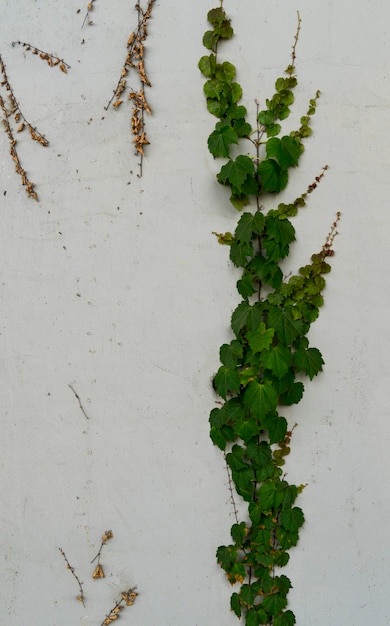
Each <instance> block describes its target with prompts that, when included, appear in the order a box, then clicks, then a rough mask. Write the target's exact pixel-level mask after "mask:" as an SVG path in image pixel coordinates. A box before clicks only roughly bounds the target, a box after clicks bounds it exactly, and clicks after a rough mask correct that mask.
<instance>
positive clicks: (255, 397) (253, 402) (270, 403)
mask: <svg viewBox="0 0 390 626" xmlns="http://www.w3.org/2000/svg"><path fill="white" fill-rule="evenodd" d="M277 401H278V396H277V394H276V391H275V389H274V387H273V385H272V384H271V383H269V382H268V381H266V382H264V383H259V382H257V381H256V380H252V381H251V382H250V383H249V384H248V386H247V388H246V390H245V394H244V403H245V405H246V406H247V407H248V409H249V410H250V411H251V412H252V413H253V415H254V416H255V417H257V418H258V419H260V420H262V419H263V418H264V417H265V416H266V415H267V413H268V411H273V410H275V408H276V405H277Z"/></svg>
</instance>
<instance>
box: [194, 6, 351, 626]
mask: <svg viewBox="0 0 390 626" xmlns="http://www.w3.org/2000/svg"><path fill="white" fill-rule="evenodd" d="M222 4H223V3H222V1H221V6H219V7H217V8H215V9H211V10H210V11H209V13H208V16H207V17H208V22H209V24H210V26H211V28H210V29H209V30H207V32H206V33H205V34H204V37H203V44H204V46H205V47H206V48H207V50H208V54H207V55H205V56H203V57H202V58H201V59H200V61H199V69H200V71H201V72H202V74H203V75H204V77H205V78H206V79H207V80H206V82H205V84H204V94H205V96H206V102H207V109H208V110H209V112H210V113H211V114H212V115H214V116H215V117H216V118H217V120H218V121H217V122H216V125H215V129H214V130H213V132H212V133H211V135H210V136H209V138H208V148H209V151H210V152H211V154H212V155H213V156H214V157H216V158H221V157H222V158H225V159H227V160H226V162H225V163H224V164H223V165H222V167H221V169H220V171H219V173H218V174H217V180H218V182H219V183H221V184H222V185H224V186H226V187H228V188H229V190H230V201H231V204H232V205H233V206H234V207H235V209H237V210H238V211H240V212H241V215H240V218H239V220H238V223H237V226H236V228H235V231H234V233H230V232H228V233H219V234H217V233H216V234H217V237H218V241H219V243H221V244H225V245H227V246H229V248H230V260H231V262H232V263H233V264H234V265H235V266H236V267H237V268H239V269H240V270H241V277H240V278H239V280H238V281H237V290H238V293H239V295H240V296H241V301H240V303H239V304H238V306H237V307H236V309H235V310H234V312H233V314H232V317H231V329H232V332H233V338H232V340H231V342H230V343H226V344H224V345H223V346H221V348H220V361H221V366H220V368H219V369H218V371H217V373H216V375H215V377H214V380H213V383H214V388H215V391H216V393H217V394H218V396H219V397H220V398H221V399H222V402H219V403H218V405H219V406H218V407H216V408H214V409H213V410H212V411H211V413H210V428H211V430H210V435H211V439H212V441H213V443H214V444H215V445H216V446H218V447H219V448H220V449H221V450H222V451H223V452H224V455H225V460H226V464H227V467H228V473H229V481H230V485H231V489H232V501H233V505H234V512H235V523H234V524H233V526H232V528H231V537H232V543H231V544H230V545H227V546H225V545H224V546H220V547H219V548H218V549H217V559H218V562H219V564H220V565H221V567H222V568H223V570H224V571H225V572H226V575H227V578H228V580H229V582H230V583H231V584H232V585H235V584H238V585H239V589H238V590H237V591H235V592H234V593H233V594H232V596H231V609H232V610H233V611H234V613H235V614H236V615H237V617H238V618H241V617H243V618H245V624H246V625H247V626H257V625H259V624H266V625H268V626H271V625H272V626H292V625H293V624H295V623H296V619H295V615H294V613H293V612H292V611H291V610H290V609H288V608H287V604H288V602H287V596H288V592H289V589H290V588H291V581H290V580H289V578H288V577H287V576H286V575H284V574H282V573H281V568H282V567H283V566H285V565H286V564H287V563H288V561H289V551H290V549H291V548H292V547H293V546H295V545H296V544H297V542H298V538H299V531H300V528H301V526H302V525H303V523H304V514H303V512H302V509H301V508H300V507H299V506H296V499H297V497H298V495H299V493H300V492H301V490H302V489H303V486H302V485H294V484H290V483H289V482H288V481H287V479H286V475H285V474H284V472H283V469H282V467H283V465H284V463H285V457H286V456H287V455H288V453H289V451H290V441H291V436H292V428H291V427H289V425H288V422H287V419H286V418H285V417H284V416H283V414H282V411H283V407H284V406H289V405H293V404H297V403H298V402H299V401H300V400H301V399H302V396H303V391H304V385H303V383H302V381H301V380H300V378H301V377H302V376H303V377H304V376H306V377H308V378H309V379H310V380H312V379H313V378H314V376H316V375H317V374H318V373H319V372H320V371H321V370H322V366H323V364H324V361H323V358H322V355H321V352H320V351H319V350H318V349H317V348H315V347H312V346H311V345H310V343H309V339H308V333H309V330H310V326H311V324H312V323H313V322H314V321H315V320H316V319H317V317H318V314H319V309H320V307H321V306H322V304H323V296H322V291H323V289H324V287H325V278H324V275H325V274H327V273H328V272H329V271H330V269H331V268H330V265H329V263H328V259H329V257H331V256H332V255H333V249H332V245H333V240H334V237H335V236H336V234H337V224H338V221H339V218H340V214H339V213H337V217H336V219H335V221H334V222H333V224H332V226H331V228H330V231H329V233H328V235H327V237H326V239H325V242H324V245H323V246H322V248H321V250H319V252H317V253H316V254H313V255H312V257H311V261H310V262H309V263H308V264H307V265H305V266H304V267H301V268H300V269H299V271H298V273H297V274H294V275H290V277H285V276H284V274H283V272H282V269H281V266H280V265H281V261H282V260H283V259H285V258H286V257H287V256H288V254H289V251H290V245H291V244H292V243H293V242H294V241H295V228H294V226H293V224H292V222H291V220H290V218H293V217H294V216H296V215H297V213H298V211H299V210H300V209H301V208H302V207H303V206H305V203H306V200H307V198H308V195H309V194H310V193H311V192H312V191H313V190H314V189H315V188H316V187H317V185H318V183H319V182H320V181H321V179H322V178H323V176H324V173H325V170H326V169H327V167H324V168H323V170H322V172H320V173H319V175H318V176H316V177H315V180H314V181H313V182H312V183H311V184H310V185H309V186H308V187H307V189H306V190H305V192H304V193H302V195H300V196H299V197H298V198H296V199H294V200H293V201H291V202H289V203H279V204H277V205H276V208H275V207H273V208H271V209H268V210H266V208H265V206H264V204H263V203H264V197H265V196H267V197H269V194H278V193H279V192H281V191H282V190H284V189H285V188H286V187H287V185H288V181H289V174H290V172H291V170H292V168H296V167H297V166H298V164H299V160H300V157H301V155H302V153H303V151H304V140H305V139H306V138H307V137H309V136H310V135H311V132H312V129H311V127H310V124H311V117H312V116H313V114H314V113H315V111H316V105H317V100H318V97H319V92H317V93H316V94H315V96H314V97H313V98H312V99H311V100H310V102H309V106H308V109H307V112H306V113H305V114H304V115H303V116H302V117H301V119H300V125H299V128H298V129H297V130H294V131H292V132H290V133H289V134H282V125H281V122H283V120H285V119H286V118H287V117H288V116H289V114H290V108H291V105H292V104H293V102H294V88H295V87H296V86H297V77H296V74H295V53H296V45H297V42H298V37H299V32H300V27H301V21H300V17H299V14H298V27H297V32H296V35H295V39H294V43H293V47H292V54H291V62H290V64H289V65H288V67H287V68H286V70H285V73H284V75H283V76H281V77H279V78H278V79H277V80H276V82H275V93H274V94H273V95H272V97H271V98H270V99H267V100H266V102H265V106H264V108H263V109H260V106H259V104H258V103H256V106H257V110H256V123H255V125H254V127H253V128H252V126H251V125H250V124H249V123H248V121H247V111H246V108H245V107H244V106H243V105H241V104H239V102H240V100H241V97H242V89H241V86H240V85H239V84H238V83H237V82H236V81H235V76H236V69H235V67H234V65H232V64H231V63H229V62H228V61H222V60H221V59H220V55H219V44H220V43H221V42H222V41H223V40H226V39H230V38H231V37H232V36H233V29H232V26H231V20H230V19H229V18H228V17H227V15H226V13H225V11H224V9H223V6H222ZM243 140H246V141H247V144H246V145H247V146H248V147H249V146H250V148H251V153H247V152H246V151H245V152H244V153H243V154H240V155H239V156H236V157H235V158H233V157H232V156H231V148H232V146H235V145H240V143H241V142H242V141H243ZM248 142H249V144H248ZM236 153H237V149H235V154H236ZM251 200H252V206H251ZM244 208H245V210H244ZM232 483H233V485H234V488H235V491H236V492H237V494H238V495H239V496H240V497H241V498H242V499H243V500H244V501H245V502H246V503H247V506H248V514H247V518H246V519H245V520H243V521H240V518H239V515H238V509H237V506H236V505H235V499H234V492H233V486H232Z"/></svg>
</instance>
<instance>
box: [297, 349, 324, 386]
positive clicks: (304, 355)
mask: <svg viewBox="0 0 390 626" xmlns="http://www.w3.org/2000/svg"><path fill="white" fill-rule="evenodd" d="M294 365H295V367H296V369H297V370H298V371H301V372H305V374H307V375H308V376H309V378H310V380H313V378H314V376H316V375H317V374H318V372H320V371H322V366H323V365H324V359H323V358H322V354H321V352H320V351H319V350H317V348H307V350H297V352H295V354H294Z"/></svg>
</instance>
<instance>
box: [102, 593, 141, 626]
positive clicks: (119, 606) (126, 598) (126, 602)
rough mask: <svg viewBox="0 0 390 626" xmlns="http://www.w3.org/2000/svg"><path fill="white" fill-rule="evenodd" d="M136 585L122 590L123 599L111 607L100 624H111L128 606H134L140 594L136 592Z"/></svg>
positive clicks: (104, 625) (105, 625)
mask: <svg viewBox="0 0 390 626" xmlns="http://www.w3.org/2000/svg"><path fill="white" fill-rule="evenodd" d="M135 590H136V587H133V588H132V589H129V590H128V591H122V593H121V599H120V600H119V601H118V602H116V604H115V606H114V607H113V608H112V609H111V611H110V613H109V614H108V615H106V617H105V619H104V620H103V621H102V623H101V624H100V626H109V624H112V622H115V621H116V620H117V619H119V617H120V615H119V614H120V612H121V611H122V610H123V609H124V608H125V607H126V606H132V605H133V604H134V602H135V600H136V598H137V596H138V593H136V591H135Z"/></svg>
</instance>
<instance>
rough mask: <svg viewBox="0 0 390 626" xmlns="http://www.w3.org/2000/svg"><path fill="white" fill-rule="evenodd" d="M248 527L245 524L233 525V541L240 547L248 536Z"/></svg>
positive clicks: (231, 532) (231, 530) (231, 531)
mask: <svg viewBox="0 0 390 626" xmlns="http://www.w3.org/2000/svg"><path fill="white" fill-rule="evenodd" d="M247 532H248V530H247V527H246V524H245V522H241V523H240V524H233V526H232V527H231V529H230V534H231V536H232V539H233V541H234V543H235V544H236V545H238V546H241V545H242V542H243V541H244V539H245V537H246V535H247Z"/></svg>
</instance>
